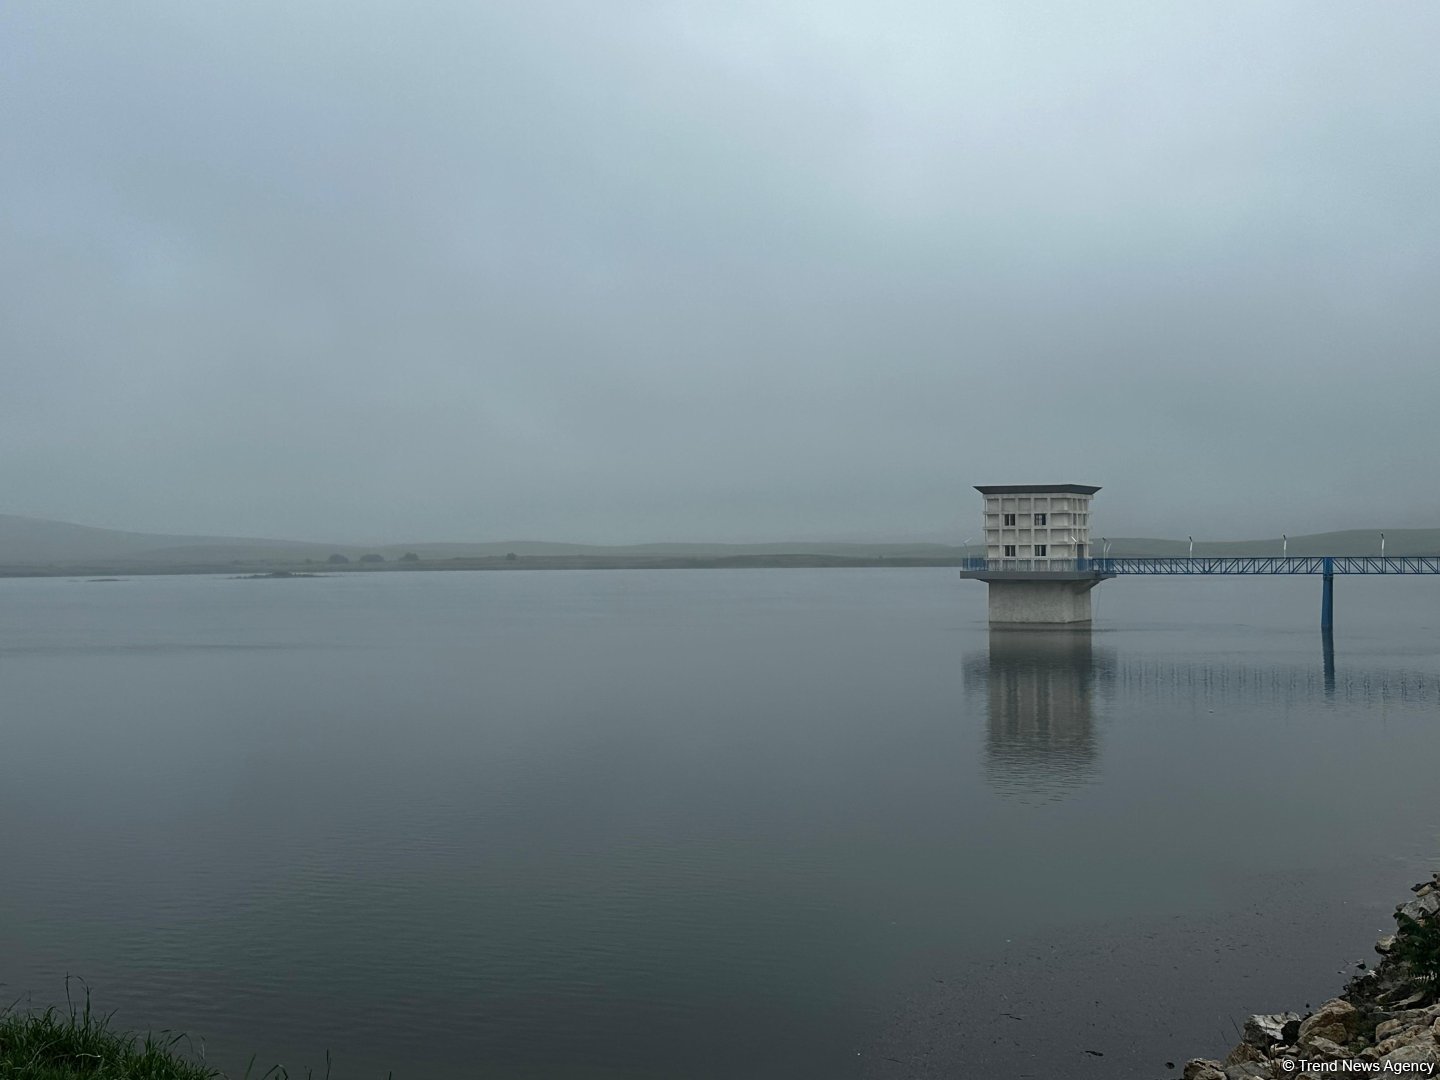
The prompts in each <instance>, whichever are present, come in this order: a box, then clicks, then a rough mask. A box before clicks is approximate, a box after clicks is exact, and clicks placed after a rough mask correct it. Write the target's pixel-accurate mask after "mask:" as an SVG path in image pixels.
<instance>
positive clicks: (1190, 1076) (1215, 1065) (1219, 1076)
mask: <svg viewBox="0 0 1440 1080" xmlns="http://www.w3.org/2000/svg"><path fill="white" fill-rule="evenodd" d="M1180 1077H1181V1080H1227V1078H1226V1076H1225V1070H1223V1069H1222V1068H1220V1063H1219V1062H1218V1061H1210V1060H1209V1059H1207V1058H1191V1059H1190V1060H1189V1061H1187V1062H1186V1063H1185V1071H1184V1072H1183V1073H1181V1074H1180Z"/></svg>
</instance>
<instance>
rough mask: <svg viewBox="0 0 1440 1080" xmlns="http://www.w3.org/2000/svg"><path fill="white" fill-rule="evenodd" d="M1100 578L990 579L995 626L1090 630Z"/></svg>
mask: <svg viewBox="0 0 1440 1080" xmlns="http://www.w3.org/2000/svg"><path fill="white" fill-rule="evenodd" d="M1098 583H1099V582H1098V580H1097V579H1096V578H1093V577H1087V578H1084V579H1082V580H1078V581H1034V580H1031V581H990V582H989V583H988V585H989V589H990V629H992V630H1089V629H1090V590H1091V589H1093V588H1094V587H1095V586H1096V585H1097V584H1098Z"/></svg>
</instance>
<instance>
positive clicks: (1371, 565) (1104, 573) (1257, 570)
mask: <svg viewBox="0 0 1440 1080" xmlns="http://www.w3.org/2000/svg"><path fill="white" fill-rule="evenodd" d="M961 572H962V573H963V574H965V576H967V577H970V576H974V577H980V578H982V579H984V578H986V576H987V575H990V574H997V575H1006V576H1013V577H1019V578H1031V579H1035V580H1044V579H1046V578H1050V579H1052V580H1056V579H1069V580H1075V579H1077V578H1084V579H1093V580H1095V581H1099V580H1103V579H1105V578H1112V577H1122V576H1170V577H1230V576H1234V575H1241V574H1269V575H1287V574H1316V575H1319V576H1320V577H1321V579H1322V580H1323V588H1322V592H1321V597H1320V628H1321V629H1322V630H1329V629H1331V627H1332V626H1333V625H1334V622H1335V586H1334V580H1335V575H1336V574H1364V575H1370V574H1440V555H1278V556H1271V555H1246V556H1229V555H1227V556H1211V555H1203V556H1194V555H1189V556H1183V557H1173V558H1172V557H1169V556H1104V557H1100V558H1093V559H1092V558H1081V559H984V558H968V559H965V560H964V561H963V565H962V567H961Z"/></svg>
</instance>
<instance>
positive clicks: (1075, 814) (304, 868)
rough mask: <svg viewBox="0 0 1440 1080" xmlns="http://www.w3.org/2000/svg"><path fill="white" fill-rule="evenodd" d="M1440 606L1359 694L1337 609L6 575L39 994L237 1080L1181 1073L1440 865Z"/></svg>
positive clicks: (23, 968)
mask: <svg viewBox="0 0 1440 1080" xmlns="http://www.w3.org/2000/svg"><path fill="white" fill-rule="evenodd" d="M1436 584H1437V583H1436V582H1435V581H1434V580H1433V579H1428V578H1421V579H1408V580H1398V579H1382V578H1342V579H1341V582H1340V585H1339V586H1338V588H1337V592H1338V594H1339V595H1338V597H1337V616H1336V631H1335V634H1334V650H1333V655H1332V656H1330V657H1329V658H1327V656H1326V653H1325V649H1324V647H1323V642H1322V640H1321V636H1320V634H1319V632H1318V630H1317V629H1316V621H1317V614H1318V600H1319V596H1318V593H1319V582H1318V580H1317V579H1315V578H1308V579H1273V578H1271V579H1263V578H1262V579H1246V578H1230V579H1226V578H1210V579H1206V580H1201V579H1130V580H1116V581H1110V582H1106V583H1104V584H1102V585H1101V586H1100V587H1099V589H1098V590H1097V593H1096V597H1097V604H1098V607H1099V610H1098V615H1097V628H1096V631H1095V633H1094V635H1093V637H1090V636H1086V635H1068V636H1066V637H1064V638H1055V637H1052V636H1050V635H1046V634H1043V633H1041V634H1029V635H1020V636H1004V635H1001V636H993V635H991V634H989V633H988V632H987V629H986V625H985V590H984V588H983V587H982V586H981V585H979V584H976V583H973V582H964V583H962V582H960V581H959V580H957V575H956V573H955V572H954V571H953V570H944V569H907V570H849V571H840V570H747V571H718V570H711V571H679V570H677V571H658V572H657V571H637V572H629V571H593V572H587V571H577V572H570V573H533V574H520V573H516V574H499V573H483V572H480V573H464V572H456V573H449V574H424V573H392V574H374V575H361V574H352V575H337V576H333V577H323V578H313V579H290V580H283V581H275V580H264V581H257V580H233V579H227V578H222V577H219V576H209V577H203V576H196V577H185V576H173V577H150V578H145V577H141V578H133V579H128V580H120V581H112V582H107V583H103V584H102V583H90V582H85V581H70V580H65V579H61V578H47V579H29V580H21V579H3V580H0V687H3V691H4V701H5V709H4V719H3V724H4V753H3V754H0V821H3V823H4V827H3V828H0V866H3V867H4V881H5V887H4V888H3V889H0V990H3V993H4V995H5V997H6V999H7V1000H9V999H15V998H20V999H22V1000H29V1001H33V1002H35V1003H37V1004H45V1003H48V1002H51V1001H55V1000H57V999H62V998H63V977H64V976H65V974H67V973H69V974H73V975H77V976H83V977H84V978H85V979H86V980H88V982H89V983H90V985H91V986H92V987H93V990H94V994H95V998H96V1002H97V1004H99V1005H101V1006H103V1007H104V1008H105V1009H107V1010H108V1009H112V1008H114V1009H118V1010H119V1013H118V1017H117V1020H118V1022H120V1023H121V1024H122V1025H124V1026H127V1027H136V1028H141V1029H144V1028H146V1027H155V1028H162V1027H163V1028H170V1029H175V1030H183V1031H187V1032H190V1033H192V1034H193V1035H194V1036H196V1037H197V1038H203V1039H204V1040H205V1045H206V1046H207V1048H208V1053H209V1057H210V1060H211V1061H212V1062H213V1063H215V1064H217V1065H220V1066H222V1067H225V1068H227V1069H232V1070H235V1073H236V1074H238V1073H239V1072H240V1071H242V1070H243V1067H244V1063H245V1061H247V1060H248V1059H249V1056H250V1054H251V1053H255V1054H257V1055H258V1057H257V1060H258V1061H259V1062H261V1063H263V1065H264V1066H266V1067H268V1066H269V1065H270V1064H273V1063H277V1062H280V1063H284V1064H285V1065H286V1066H287V1067H289V1068H290V1069H291V1071H292V1075H296V1074H297V1070H298V1067H300V1066H303V1065H306V1064H309V1065H314V1066H322V1064H323V1058H324V1053H325V1050H326V1049H327V1048H328V1049H330V1050H331V1051H332V1052H333V1054H334V1055H335V1058H336V1063H337V1067H336V1071H335V1073H334V1075H335V1076H336V1077H337V1080H350V1078H365V1080H370V1078H379V1077H382V1076H384V1075H386V1072H387V1071H388V1070H393V1071H394V1075H395V1076H396V1077H397V1080H418V1078H422V1077H432V1076H487V1077H489V1076H494V1077H537V1078H539V1077H544V1078H549V1080H590V1078H594V1077H619V1076H624V1077H656V1078H659V1077H677V1076H684V1077H697V1078H709V1077H714V1078H717V1080H720V1078H732V1077H740V1076H744V1077H776V1078H779V1077H795V1076H827V1077H856V1078H859V1077H865V1078H869V1077H886V1078H889V1077H893V1076H894V1075H896V1073H895V1069H896V1065H894V1064H893V1062H895V1061H899V1062H904V1063H907V1064H908V1065H909V1066H910V1068H909V1070H908V1071H906V1070H905V1069H904V1067H903V1066H902V1067H901V1069H902V1073H903V1074H904V1075H916V1076H932V1075H933V1076H937V1077H939V1076H945V1077H954V1076H972V1075H1005V1076H1012V1075H1015V1076H1018V1075H1022V1074H1023V1073H1024V1072H1033V1073H1034V1074H1036V1075H1057V1074H1063V1075H1066V1076H1070V1077H1075V1078H1078V1080H1117V1078H1127V1077H1136V1078H1146V1080H1148V1078H1153V1077H1155V1076H1161V1075H1172V1073H1171V1072H1166V1071H1165V1070H1164V1069H1163V1063H1164V1062H1165V1061H1167V1060H1171V1061H1175V1060H1183V1059H1184V1058H1186V1057H1188V1056H1191V1055H1194V1054H1200V1053H1216V1052H1223V1050H1224V1049H1225V1044H1227V1043H1228V1042H1230V1041H1233V1039H1232V1035H1233V1029H1232V1027H1231V1020H1232V1019H1235V1020H1237V1021H1238V1020H1240V1019H1243V1017H1244V1015H1245V1014H1246V1013H1248V1012H1254V1011H1274V1010H1277V1009H1290V1008H1299V1007H1300V1006H1301V1005H1303V1004H1304V1003H1305V1002H1306V1001H1311V1002H1317V1001H1319V1000H1322V999H1323V998H1324V997H1328V996H1330V995H1331V994H1333V993H1334V992H1335V991H1336V990H1337V989H1338V988H1339V986H1340V984H1341V982H1343V975H1342V972H1341V969H1349V968H1351V967H1353V964H1354V962H1355V960H1357V959H1362V958H1366V957H1368V956H1370V952H1369V950H1370V946H1371V944H1372V943H1373V942H1374V940H1375V938H1376V936H1377V935H1378V933H1379V932H1381V931H1382V930H1383V929H1385V928H1386V927H1387V924H1389V921H1390V913H1391V910H1392V909H1393V906H1394V904H1395V903H1396V901H1397V900H1399V899H1400V898H1402V897H1403V896H1404V895H1407V894H1406V892H1405V890H1406V888H1407V886H1409V885H1410V884H1411V883H1412V882H1413V881H1415V880H1417V879H1419V878H1420V877H1421V876H1423V875H1424V874H1425V873H1427V872H1428V871H1429V869H1431V868H1433V863H1434V854H1435V851H1436V844H1437V839H1440V838H1437V835H1436V823H1435V820H1434V818H1433V815H1430V816H1427V815H1426V814H1424V813H1417V807H1420V806H1422V805H1423V797H1424V796H1425V795H1427V794H1429V793H1431V792H1432V791H1433V787H1434V763H1435V761H1436V760H1437V756H1440V724H1437V720H1440V647H1437V645H1436V642H1437V640H1440V639H1437V636H1436V631H1437V629H1440V626H1437V619H1436V615H1435V612H1436V610H1437V609H1436V605H1435V599H1436V596H1435V591H1434V586H1436ZM1087 1050H1094V1051H1098V1052H1100V1053H1103V1054H1104V1055H1105V1057H1104V1058H1096V1057H1093V1056H1090V1055H1087V1054H1086V1053H1085V1051H1087Z"/></svg>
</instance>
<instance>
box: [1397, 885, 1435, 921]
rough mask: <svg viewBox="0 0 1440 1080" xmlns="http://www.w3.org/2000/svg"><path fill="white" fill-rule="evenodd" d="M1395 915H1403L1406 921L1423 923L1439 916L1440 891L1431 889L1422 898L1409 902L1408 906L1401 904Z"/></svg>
mask: <svg viewBox="0 0 1440 1080" xmlns="http://www.w3.org/2000/svg"><path fill="white" fill-rule="evenodd" d="M1395 914H1396V915H1397V916H1398V915H1404V916H1405V917H1406V918H1407V919H1414V920H1415V921H1416V922H1424V921H1425V920H1426V919H1430V918H1433V917H1434V916H1436V915H1440V890H1434V889H1432V890H1431V891H1430V892H1428V893H1426V894H1425V895H1424V896H1420V897H1417V898H1416V899H1414V900H1411V901H1410V902H1409V903H1408V904H1401V905H1400V907H1399V908H1397V909H1396V912H1395Z"/></svg>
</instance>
